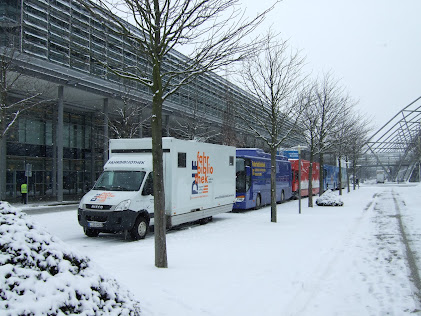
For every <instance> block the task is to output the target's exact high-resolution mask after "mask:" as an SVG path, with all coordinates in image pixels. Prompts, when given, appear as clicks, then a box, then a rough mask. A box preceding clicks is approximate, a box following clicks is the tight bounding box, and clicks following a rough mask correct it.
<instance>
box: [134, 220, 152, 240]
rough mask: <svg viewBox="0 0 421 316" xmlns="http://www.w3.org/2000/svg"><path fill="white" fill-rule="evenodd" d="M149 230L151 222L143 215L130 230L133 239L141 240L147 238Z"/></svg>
mask: <svg viewBox="0 0 421 316" xmlns="http://www.w3.org/2000/svg"><path fill="white" fill-rule="evenodd" d="M148 230H149V223H148V222H147V221H146V219H145V218H144V217H143V216H139V217H138V218H137V219H136V222H135V224H134V226H133V228H132V230H131V231H130V235H131V237H132V239H133V240H139V239H143V238H145V236H146V234H147V233H148Z"/></svg>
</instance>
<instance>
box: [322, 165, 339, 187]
mask: <svg viewBox="0 0 421 316" xmlns="http://www.w3.org/2000/svg"><path fill="white" fill-rule="evenodd" d="M338 178H339V168H338V167H336V166H331V165H323V192H324V191H326V190H336V189H337V187H338Z"/></svg>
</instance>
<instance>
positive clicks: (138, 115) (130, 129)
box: [108, 88, 150, 138]
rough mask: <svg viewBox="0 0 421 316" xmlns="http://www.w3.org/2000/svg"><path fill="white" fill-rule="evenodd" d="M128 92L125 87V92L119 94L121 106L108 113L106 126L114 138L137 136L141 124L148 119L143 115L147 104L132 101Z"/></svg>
mask: <svg viewBox="0 0 421 316" xmlns="http://www.w3.org/2000/svg"><path fill="white" fill-rule="evenodd" d="M129 92H130V91H129V90H128V89H127V88H125V92H124V93H123V94H122V96H121V100H122V102H123V104H122V106H120V107H117V108H116V109H115V110H114V111H113V112H111V113H109V114H108V115H109V120H108V127H109V129H110V131H111V132H112V133H113V134H114V135H115V137H116V138H134V137H139V133H140V129H141V128H142V126H143V124H144V123H145V122H146V121H149V119H150V118H149V117H146V118H144V117H143V110H144V109H145V108H146V107H147V105H146V104H139V103H138V102H134V101H133V100H132V99H131V98H130V97H129Z"/></svg>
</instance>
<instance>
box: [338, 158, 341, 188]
mask: <svg viewBox="0 0 421 316" xmlns="http://www.w3.org/2000/svg"><path fill="white" fill-rule="evenodd" d="M338 164H339V175H338V178H339V179H338V182H339V195H342V168H341V156H339V157H338Z"/></svg>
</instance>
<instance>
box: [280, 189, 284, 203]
mask: <svg viewBox="0 0 421 316" xmlns="http://www.w3.org/2000/svg"><path fill="white" fill-rule="evenodd" d="M284 202H285V192H284V190H282V192H281V201H279V203H281V204H282V203H284Z"/></svg>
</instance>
